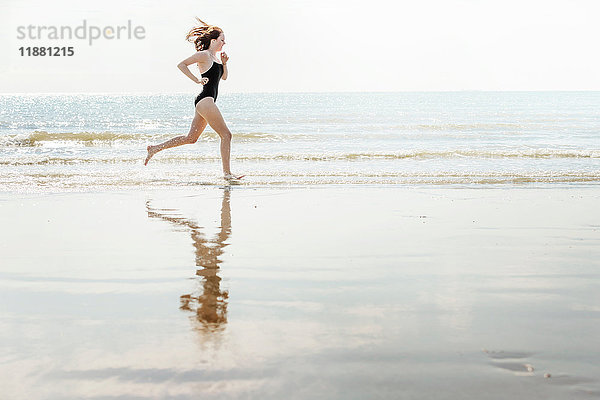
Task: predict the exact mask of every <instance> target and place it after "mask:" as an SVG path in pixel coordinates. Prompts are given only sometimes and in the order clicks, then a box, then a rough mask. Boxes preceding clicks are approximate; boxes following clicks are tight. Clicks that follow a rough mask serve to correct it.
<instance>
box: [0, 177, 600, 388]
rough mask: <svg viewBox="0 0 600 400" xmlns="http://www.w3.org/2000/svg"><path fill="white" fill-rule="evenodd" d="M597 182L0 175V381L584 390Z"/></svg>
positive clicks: (588, 375) (590, 337) (593, 358)
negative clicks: (66, 182) (281, 181)
mask: <svg viewBox="0 0 600 400" xmlns="http://www.w3.org/2000/svg"><path fill="white" fill-rule="evenodd" d="M599 197H600V196H599V194H598V191H597V190H596V189H595V188H593V187H571V188H561V189H557V188H553V187H552V186H549V187H547V188H536V189H533V188H528V189H527V188H522V189H517V188H511V189H507V188H504V189H500V188H494V189H491V188H487V189H486V188H478V189H457V188H451V187H450V188H448V187H446V188H432V187H426V188H416V187H400V186H390V187H383V186H364V185H357V186H345V187H335V186H319V185H318V186H311V187H309V188H293V189H292V188H281V187H278V188H249V187H244V186H235V187H221V188H219V187H197V188H193V189H190V188H188V189H185V190H182V189H178V190H153V191H110V192H104V193H57V194H28V195H25V194H14V193H13V194H8V193H5V194H3V195H2V196H1V197H0V217H1V219H2V221H3V226H4V227H5V228H3V229H2V230H0V286H1V290H0V293H2V302H1V304H2V308H1V314H0V315H1V318H2V323H1V324H0V343H1V344H0V386H1V387H2V392H3V395H7V396H8V397H7V398H11V399H31V398H36V399H79V398H91V399H116V398H128V399H150V398H178V399H191V398H198V397H201V398H219V399H221V398H267V399H280V398H292V399H308V398H310V399H314V398H323V399H365V398H415V399H417V398H418V399H428V398H431V399H441V398H442V399H468V398H473V399H475V398H476V399H481V398H490V399H506V398H529V399H564V398H569V399H578V398H582V399H585V398H597V397H600V382H599V381H598V376H600V369H599V367H598V366H599V365H600V348H599V347H598V346H597V338H598V336H599V335H600V308H599V304H600V298H599V297H598V293H600V291H599V289H600V287H599V282H600V280H599V278H600V276H599V273H598V271H599V269H598V267H599V266H600V265H599V264H598V260H600V246H599V244H600V218H599V214H598V213H597V212H596V209H597V204H598V200H599ZM6 227H10V229H7V228H6ZM544 374H550V377H549V378H545V377H544Z"/></svg>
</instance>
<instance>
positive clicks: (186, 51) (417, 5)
mask: <svg viewBox="0 0 600 400" xmlns="http://www.w3.org/2000/svg"><path fill="white" fill-rule="evenodd" d="M0 15H1V16H0V25H1V26H0V33H1V36H0V37H1V39H0V40H1V42H0V51H1V53H2V56H1V57H0V92H3V93H10V92H86V93H93V92H199V91H200V90H201V89H200V87H199V86H198V85H196V84H194V83H193V82H192V81H191V80H189V78H187V77H186V76H185V75H183V74H182V73H181V72H180V71H179V70H178V69H177V67H176V66H177V64H178V63H179V62H180V61H181V60H183V59H184V58H186V57H188V56H190V55H191V54H193V53H194V51H195V50H194V47H193V45H192V44H191V43H189V42H187V41H185V34H186V33H187V31H188V30H189V29H190V28H191V27H192V26H193V25H194V23H195V19H194V16H198V17H200V18H201V19H203V20H205V21H207V22H208V23H211V24H214V25H217V26H220V27H221V28H223V30H224V31H225V38H226V42H227V44H226V45H225V47H224V50H225V52H227V53H228V55H229V57H230V62H229V64H228V65H229V73H230V78H229V79H228V80H227V81H226V82H222V84H221V87H220V90H222V91H223V92H224V93H227V92H230V93H233V92H314V91H320V92H322V91H420V90H424V91H436V90H600V73H599V72H598V71H600V52H599V51H598V39H599V38H600V24H599V23H598V16H599V15H600V2H598V1H596V0H589V1H588V0H562V1H555V0H544V1H538V0H535V1H534V0H518V1H513V0H503V1H486V0H479V1H476V0H460V1H457V0H421V1H392V0H368V1H356V0H299V1H286V0H252V1H248V0H216V1H210V2H204V1H187V0H171V1H169V2H165V1H164V0H160V1H158V0H150V1H140V0H137V1H135V0H134V1H124V0H118V1H115V0H103V1H82V0H77V1H75V0H55V1H52V2H49V1H47V0H44V1H40V0H2V1H1V3H0ZM83 20H86V22H87V25H88V26H90V25H94V26H97V27H99V28H104V27H107V26H111V27H116V26H119V25H127V22H128V20H131V23H132V25H133V26H141V27H143V29H144V31H145V38H144V39H131V40H129V39H124V38H122V39H118V40H115V39H113V40H108V39H98V40H96V41H95V42H94V43H93V44H92V45H91V46H90V45H89V44H88V40H67V39H63V40H56V39H54V40H50V39H45V40H38V39H29V38H25V39H18V32H17V28H18V27H19V26H29V25H34V26H57V27H60V26H70V27H72V28H73V29H75V28H76V27H78V26H81V25H82V23H83ZM49 45H51V46H59V47H68V46H73V48H74V52H75V54H74V55H73V56H72V57H48V56H46V57H28V56H21V55H20V51H19V48H20V47H34V46H49ZM192 72H195V73H196V74H198V75H199V73H198V70H197V69H196V68H192Z"/></svg>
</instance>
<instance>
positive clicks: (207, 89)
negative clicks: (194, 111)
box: [194, 61, 223, 106]
mask: <svg viewBox="0 0 600 400" xmlns="http://www.w3.org/2000/svg"><path fill="white" fill-rule="evenodd" d="M222 75H223V64H219V63H218V62H214V61H213V63H212V65H211V66H210V68H209V69H208V71H206V72H205V73H203V74H202V77H203V78H208V83H207V84H206V85H204V87H203V88H202V93H200V94H199V95H198V97H196V100H194V106H195V105H196V104H198V102H199V101H200V100H202V99H203V98H205V97H212V98H213V100H214V101H217V94H218V93H219V81H220V80H221V76H222Z"/></svg>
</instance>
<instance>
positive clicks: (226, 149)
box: [196, 97, 231, 175]
mask: <svg viewBox="0 0 600 400" xmlns="http://www.w3.org/2000/svg"><path fill="white" fill-rule="evenodd" d="M196 112H198V113H199V114H200V115H201V116H202V117H203V118H204V119H205V120H206V121H208V124H209V125H210V127H211V128H213V129H214V130H215V132H217V134H218V135H219V136H220V137H221V161H222V162H223V173H224V174H225V175H230V174H231V167H230V165H229V158H230V154H231V132H230V131H229V128H228V127H227V124H226V123H225V121H224V120H223V116H222V115H221V112H220V111H219V108H218V107H217V105H216V104H215V102H214V100H213V98H212V97H205V98H203V99H202V100H200V101H199V102H198V104H197V105H196Z"/></svg>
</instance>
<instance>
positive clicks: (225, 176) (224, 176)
mask: <svg viewBox="0 0 600 400" xmlns="http://www.w3.org/2000/svg"><path fill="white" fill-rule="evenodd" d="M245 176H246V175H234V174H231V173H230V174H224V175H223V178H224V179H226V180H228V181H229V180H232V179H242V178H243V177H245Z"/></svg>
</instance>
